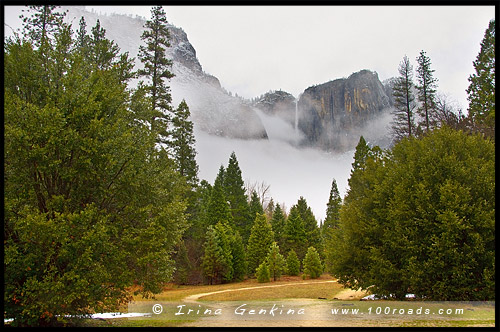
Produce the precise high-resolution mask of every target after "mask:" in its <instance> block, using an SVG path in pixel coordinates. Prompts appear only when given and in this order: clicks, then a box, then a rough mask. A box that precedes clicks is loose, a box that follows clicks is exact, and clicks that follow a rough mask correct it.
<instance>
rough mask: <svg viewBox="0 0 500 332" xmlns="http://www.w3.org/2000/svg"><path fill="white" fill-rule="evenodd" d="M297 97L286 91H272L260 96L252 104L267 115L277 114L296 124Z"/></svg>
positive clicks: (293, 124)
mask: <svg viewBox="0 0 500 332" xmlns="http://www.w3.org/2000/svg"><path fill="white" fill-rule="evenodd" d="M296 102H297V99H295V97H294V96H293V95H292V94H290V93H288V92H286V91H281V90H278V91H270V92H267V93H265V94H264V95H262V96H260V97H258V98H257V99H256V100H255V101H254V102H253V103H252V105H253V106H254V107H257V108H258V109H260V110H262V111H263V112H264V113H266V114H267V115H272V116H277V117H279V118H281V119H283V120H285V122H287V123H289V124H291V125H292V126H295V107H296Z"/></svg>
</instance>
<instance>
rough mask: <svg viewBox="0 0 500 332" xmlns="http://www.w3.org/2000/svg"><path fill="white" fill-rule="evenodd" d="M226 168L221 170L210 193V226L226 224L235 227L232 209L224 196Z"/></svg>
mask: <svg viewBox="0 0 500 332" xmlns="http://www.w3.org/2000/svg"><path fill="white" fill-rule="evenodd" d="M224 172H225V171H224V167H223V166H221V167H220V168H219V173H218V175H217V178H216V179H215V182H214V185H213V187H212V190H211V193H210V201H209V204H208V211H207V222H208V224H209V225H215V224H216V223H217V222H219V221H221V222H226V223H228V224H229V225H231V226H233V217H232V215H231V209H230V207H229V204H228V203H227V200H226V195H225V194H224V187H223V186H224V183H223V180H224Z"/></svg>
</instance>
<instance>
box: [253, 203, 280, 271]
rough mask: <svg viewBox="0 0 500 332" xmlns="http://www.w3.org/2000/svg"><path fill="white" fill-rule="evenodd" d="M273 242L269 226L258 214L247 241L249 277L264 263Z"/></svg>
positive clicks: (263, 217) (264, 217)
mask: <svg viewBox="0 0 500 332" xmlns="http://www.w3.org/2000/svg"><path fill="white" fill-rule="evenodd" d="M273 241H274V234H273V231H272V229H271V225H270V224H269V222H268V221H267V219H266V216H265V215H264V214H261V213H258V214H257V215H256V217H255V222H254V225H253V227H252V231H251V233H250V238H249V239H248V246H247V261H248V274H249V275H253V274H254V273H255V269H256V268H257V267H258V266H259V265H260V264H261V263H262V262H264V260H265V259H266V257H267V254H268V253H269V248H270V247H271V244H272V243H273Z"/></svg>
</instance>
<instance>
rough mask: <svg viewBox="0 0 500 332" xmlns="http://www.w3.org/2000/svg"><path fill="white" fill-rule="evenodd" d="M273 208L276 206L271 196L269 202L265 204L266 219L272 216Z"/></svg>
mask: <svg viewBox="0 0 500 332" xmlns="http://www.w3.org/2000/svg"><path fill="white" fill-rule="evenodd" d="M275 208H276V206H275V204H274V200H273V198H272V197H271V199H270V200H269V203H267V206H266V209H265V212H266V217H267V219H269V220H270V219H271V218H272V217H273V213H274V209H275Z"/></svg>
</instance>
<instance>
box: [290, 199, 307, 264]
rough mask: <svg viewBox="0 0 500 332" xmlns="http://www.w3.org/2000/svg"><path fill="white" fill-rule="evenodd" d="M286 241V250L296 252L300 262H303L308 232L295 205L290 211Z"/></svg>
mask: <svg viewBox="0 0 500 332" xmlns="http://www.w3.org/2000/svg"><path fill="white" fill-rule="evenodd" d="M284 240H285V247H284V249H285V250H286V251H290V250H293V251H295V253H296V254H297V256H298V258H299V260H302V259H303V258H304V255H305V253H306V249H305V248H306V246H307V239H306V231H305V229H304V222H303V221H302V217H301V216H300V213H299V210H298V208H297V206H295V205H294V206H293V207H292V208H291V209H290V214H289V215H288V218H287V220H286V223H285V231H284Z"/></svg>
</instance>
